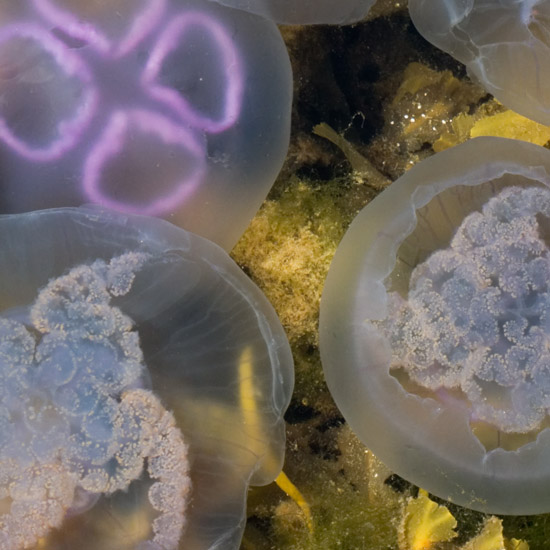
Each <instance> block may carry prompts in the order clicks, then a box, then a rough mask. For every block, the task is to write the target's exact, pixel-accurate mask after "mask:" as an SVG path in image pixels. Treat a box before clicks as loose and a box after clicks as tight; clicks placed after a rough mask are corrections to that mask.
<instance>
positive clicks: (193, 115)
mask: <svg viewBox="0 0 550 550" xmlns="http://www.w3.org/2000/svg"><path fill="white" fill-rule="evenodd" d="M192 26H201V27H204V28H205V29H206V30H207V31H208V32H209V33H210V34H211V36H212V37H213V38H214V40H215V41H216V42H217V44H218V49H219V51H220V55H221V56H222V58H223V61H222V66H223V67H224V71H225V80H226V82H227V90H226V93H225V102H224V106H223V114H222V116H221V117H220V118H219V119H217V120H215V119H212V118H209V117H207V116H203V115H201V114H199V113H198V112H197V111H196V110H195V109H194V108H193V107H192V106H191V104H190V103H189V102H188V101H186V99H185V98H184V97H183V96H182V95H181V94H180V93H179V92H178V91H177V90H175V89H174V88H171V87H169V86H163V85H161V84H159V83H158V81H157V78H158V75H159V72H160V70H161V67H162V63H163V61H164V59H165V58H166V56H167V55H168V54H169V53H170V52H172V51H173V50H174V49H175V48H176V47H177V45H178V42H179V41H180V40H181V38H182V36H183V35H184V34H185V32H186V31H187V30H188V29H189V28H190V27H192ZM243 80H244V78H243V69H242V63H241V59H240V58H239V54H238V52H237V49H236V47H235V45H234V44H233V41H232V39H231V36H230V35H229V34H228V33H227V31H226V30H225V29H224V27H223V26H222V25H221V24H220V23H219V22H218V21H216V20H215V19H214V18H213V17H211V16H209V15H207V14H205V13H201V12H196V11H191V12H186V13H183V14H181V15H179V16H178V17H176V18H175V19H174V20H173V21H172V23H170V25H168V28H167V29H166V30H165V31H164V33H163V34H162V36H161V37H160V38H159V40H158V42H157V44H156V45H155V47H154V48H153V51H152V52H151V55H150V56H149V61H148V63H147V65H146V66H145V69H144V71H143V74H142V77H141V81H142V85H143V86H144V87H145V88H146V89H147V91H148V93H149V94H150V95H151V96H152V97H154V98H155V99H157V100H159V101H162V102H163V103H166V104H167V105H169V106H170V107H171V108H172V109H174V110H175V111H176V112H177V113H178V114H179V116H180V117H181V118H182V119H183V120H184V121H186V122H188V123H190V124H192V125H193V126H195V127H197V128H200V129H202V130H205V131H206V132H210V133H219V132H222V131H224V130H226V129H227V128H230V127H231V126H233V125H234V124H235V122H236V121H237V119H238V118H239V115H240V110H241V103H242V96H243V88H244V85H243Z"/></svg>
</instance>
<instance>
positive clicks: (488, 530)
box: [460, 516, 529, 550]
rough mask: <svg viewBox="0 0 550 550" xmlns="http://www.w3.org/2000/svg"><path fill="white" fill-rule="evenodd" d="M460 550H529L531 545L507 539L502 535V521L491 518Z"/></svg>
mask: <svg viewBox="0 0 550 550" xmlns="http://www.w3.org/2000/svg"><path fill="white" fill-rule="evenodd" d="M460 550H529V545H528V544H527V543H526V542H525V541H522V540H517V539H511V540H507V539H505V538H504V536H503V534H502V520H500V519H499V518H497V517H495V516H491V517H490V518H488V519H487V521H486V522H485V525H484V526H483V529H482V530H481V532H480V533H479V534H478V535H477V536H476V537H474V538H473V539H471V540H469V541H468V542H467V543H466V544H465V545H464V546H462V547H461V548H460Z"/></svg>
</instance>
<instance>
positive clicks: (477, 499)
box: [320, 138, 550, 514]
mask: <svg viewBox="0 0 550 550" xmlns="http://www.w3.org/2000/svg"><path fill="white" fill-rule="evenodd" d="M549 220H550V154H549V153H548V151H546V150H545V149H542V148H540V147H536V146H533V145H530V144H527V143H523V142H516V141H513V140H503V139H498V138H478V139H475V140H472V141H470V142H467V143H466V144H464V145H461V146H459V147H455V148H453V149H451V150H449V151H447V152H444V153H441V154H438V155H436V156H434V157H432V158H430V159H428V160H427V161H424V162H423V163H421V164H419V165H417V166H416V167H414V168H413V169H411V170H410V171H409V172H407V173H406V174H405V175H404V176H402V178H400V180H398V181H397V182H395V183H394V184H392V186H391V187H390V188H389V189H388V190H386V191H384V193H382V194H381V195H380V196H379V197H378V198H377V199H375V200H374V201H373V202H372V203H371V204H369V205H368V206H367V207H366V208H365V209H364V210H363V211H362V212H361V213H360V214H359V216H358V217H357V219H356V220H355V221H354V222H353V224H352V225H351V227H350V230H349V231H348V233H347V234H346V236H345V237H344V240H343V242H342V244H341V245H340V247H339V249H338V251H337V253H336V256H335V258H334V262H333V264H332V266H331V269H330V272H329V276H328V279H327V284H326V287H325V291H324V293H323V299H322V304H321V324H320V328H321V352H322V359H323V365H324V369H325V374H326V377H327V382H328V384H329V388H330V390H331V392H332V393H333V395H334V397H335V400H336V402H337V404H338V406H339V407H340V409H341V410H342V412H343V414H344V416H345V417H346V419H347V420H348V421H349V423H350V425H351V426H352V428H353V429H354V430H355V431H356V432H357V433H358V434H359V436H360V437H361V438H362V439H363V441H364V442H365V444H366V445H367V446H369V447H370V448H371V449H372V450H373V452H374V453H376V454H377V455H378V456H379V457H380V458H381V459H382V460H383V461H384V462H386V463H387V464H388V465H389V466H390V467H391V468H393V469H394V470H395V471H396V472H397V473H398V474H400V475H402V476H403V477H405V478H406V479H409V480H410V481H412V482H414V483H416V484H418V485H420V486H421V487H424V488H426V489H427V490H428V491H430V492H433V493H434V494H436V495H438V496H440V497H442V498H446V499H449V500H452V501H455V502H457V503H459V504H462V505H465V506H469V507H472V508H475V509H479V510H484V511H490V512H493V513H504V514H506V513H514V514H522V513H537V512H544V511H548V510H549V509H550V497H549V492H548V488H549V487H550V429H549V426H550V421H549V420H550V419H549V410H550V355H549V354H548V349H547V348H548V342H550V323H549V322H548V320H549V312H550V298H549V293H548V290H549V289H548V276H547V274H548V272H549V268H550V241H549V233H548V228H549V227H550V226H549Z"/></svg>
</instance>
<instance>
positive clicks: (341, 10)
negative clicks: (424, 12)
mask: <svg viewBox="0 0 550 550" xmlns="http://www.w3.org/2000/svg"><path fill="white" fill-rule="evenodd" d="M215 1H216V2H219V3H220V4H224V5H225V6H231V7H233V8H238V9H241V10H245V11H250V12H252V13H257V14H259V15H262V16H264V17H266V18H267V19H271V20H272V21H275V22H276V23H282V24H285V25H308V24H312V23H332V24H335V25H336V24H339V25H345V24H349V23H354V22H356V21H359V20H361V19H363V18H364V17H366V15H367V13H368V12H369V10H370V8H371V6H372V5H373V4H374V0H339V1H338V2H334V1H333V0H315V1H314V2H309V1H308V0H254V1H253V2H250V0H215Z"/></svg>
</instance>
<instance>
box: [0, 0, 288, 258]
mask: <svg viewBox="0 0 550 550" xmlns="http://www.w3.org/2000/svg"><path fill="white" fill-rule="evenodd" d="M0 12H1V13H2V16H1V18H0V156H1V158H2V163H1V164H2V168H1V170H0V181H1V187H0V206H1V207H2V211H3V212H20V211H28V210H33V209H42V208H45V207H55V206H71V205H79V204H82V203H87V202H93V203H97V204H100V205H102V206H105V207H110V208H115V209H117V210H119V211H123V212H127V213H138V214H146V215H154V216H161V217H166V218H169V219H170V221H172V222H173V223H176V224H177V225H180V226H182V227H185V228H186V229H189V230H192V231H194V232H196V233H199V234H201V235H204V236H206V237H207V238H210V239H211V240H214V241H215V242H218V243H219V244H221V245H222V246H224V247H226V248H230V247H231V246H232V245H233V244H234V243H235V241H236V240H237V238H238V237H239V236H240V234H241V233H242V231H243V230H244V228H245V227H246V225H247V223H248V221H249V220H250V218H251V217H252V216H253V214H254V212H255V211H256V210H257V208H258V207H259V205H260V203H261V201H262V200H263V199H264V198H265V195H266V194H267V191H268V190H269V188H270V186H271V184H272V183H273V181H274V179H275V176H276V175H277V173H278V171H279V169H280V166H281V164H282V161H283V159H284V156H285V154H286V149H287V146H288V137H289V119H290V103H291V72H290V65H289V61H288V56H287V53H286V49H285V47H284V44H283V42H282V39H281V37H280V34H279V32H278V30H277V28H276V27H275V25H274V24H273V23H271V22H268V21H265V20H263V19H261V18H259V17H256V16H254V15H251V14H247V13H244V12H242V11H239V10H231V9H227V8H225V7H222V6H219V5H217V4H216V3H212V2H205V1H199V0H139V1H136V0H116V1H115V2H105V1H100V2H94V3H93V4H92V5H89V3H87V2H81V1H80V0H70V1H69V0H63V1H62V0H23V1H22V2H18V3H16V4H13V2H11V1H10V0H0Z"/></svg>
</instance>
